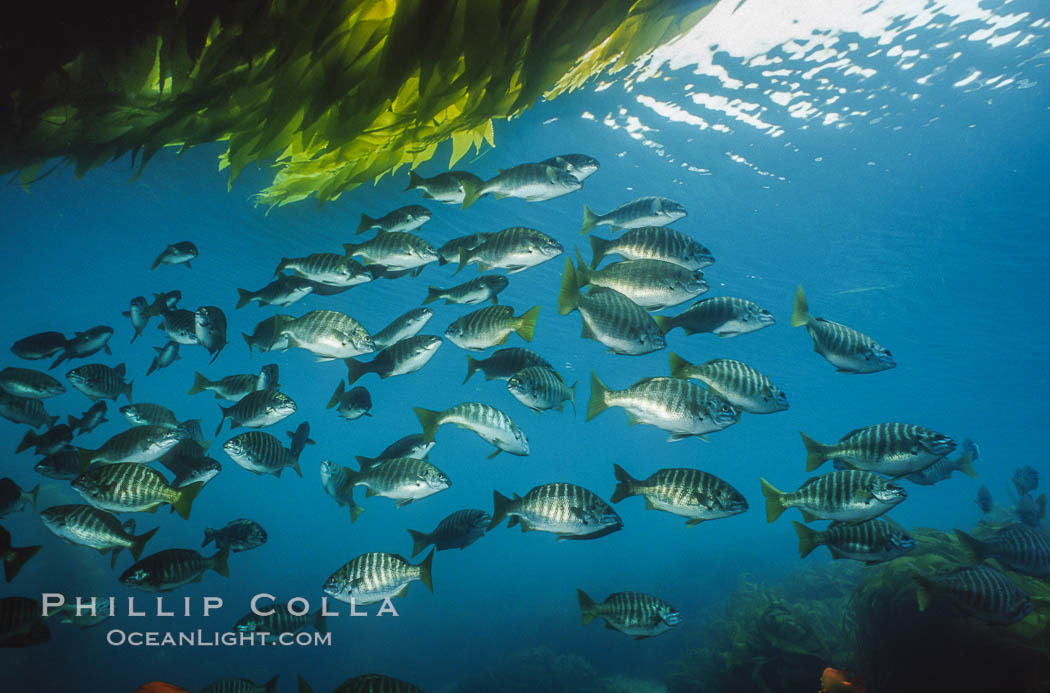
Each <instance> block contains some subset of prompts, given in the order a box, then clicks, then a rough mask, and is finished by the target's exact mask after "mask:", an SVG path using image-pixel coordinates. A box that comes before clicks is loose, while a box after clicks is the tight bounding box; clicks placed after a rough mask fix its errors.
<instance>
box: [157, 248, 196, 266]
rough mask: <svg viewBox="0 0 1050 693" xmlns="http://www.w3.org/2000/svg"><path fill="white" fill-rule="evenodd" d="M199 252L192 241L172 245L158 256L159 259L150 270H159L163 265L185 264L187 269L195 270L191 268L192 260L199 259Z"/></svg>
mask: <svg viewBox="0 0 1050 693" xmlns="http://www.w3.org/2000/svg"><path fill="white" fill-rule="evenodd" d="M197 252H198V251H197V246H196V245H194V244H193V243H192V242H190V241H179V242H178V243H172V244H171V245H169V246H168V247H167V248H165V249H164V250H162V251H161V253H160V255H158V256H157V259H156V260H154V261H153V266H152V267H150V269H157V267H158V266H160V265H161V264H165V265H178V264H185V265H186V269H193V268H192V267H190V260H192V259H194V258H195V257H197Z"/></svg>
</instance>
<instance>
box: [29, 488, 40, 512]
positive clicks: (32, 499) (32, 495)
mask: <svg viewBox="0 0 1050 693" xmlns="http://www.w3.org/2000/svg"><path fill="white" fill-rule="evenodd" d="M26 495H27V496H29V501H30V502H31V503H32V504H33V510H36V499H37V497H38V496H40V484H37V485H36V486H34V487H33V490H31V491H28V492H27V493H26Z"/></svg>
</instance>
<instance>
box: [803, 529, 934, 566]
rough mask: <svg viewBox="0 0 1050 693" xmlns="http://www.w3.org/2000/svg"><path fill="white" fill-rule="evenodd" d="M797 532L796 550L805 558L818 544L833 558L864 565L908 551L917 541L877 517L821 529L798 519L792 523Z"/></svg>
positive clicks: (902, 530)
mask: <svg viewBox="0 0 1050 693" xmlns="http://www.w3.org/2000/svg"><path fill="white" fill-rule="evenodd" d="M792 524H794V526H795V533H796V534H798V553H799V556H800V557H801V558H805V557H806V556H808V555H809V554H810V553H812V551H813V549H815V548H817V547H818V546H826V547H828V549H829V550H830V551H831V557H832V558H850V559H853V560H854V561H862V562H863V563H864V565H875V564H877V563H884V562H886V561H891V560H893V559H894V558H898V557H900V556H903V555H904V554H906V553H908V552H909V551H911V550H912V549H914V548H915V546H916V544H917V543H918V542H916V541H915V539H914V537H912V536H911V535H910V534H908V533H907V532H906V531H904V528H902V527H901V526H899V525H898V524H897V523H896V522H892V521H888V520H883V519H876V520H868V521H867V522H861V523H859V524H849V523H845V522H833V523H831V525H829V526H828V528H827V529H826V530H824V531H823V532H818V531H817V530H815V529H811V528H810V527H807V526H806V525H804V524H802V523H801V522H794V523H792Z"/></svg>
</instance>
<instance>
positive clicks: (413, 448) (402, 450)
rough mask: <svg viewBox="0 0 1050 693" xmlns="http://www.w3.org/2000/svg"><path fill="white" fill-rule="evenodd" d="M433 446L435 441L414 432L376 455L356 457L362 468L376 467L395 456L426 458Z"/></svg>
mask: <svg viewBox="0 0 1050 693" xmlns="http://www.w3.org/2000/svg"><path fill="white" fill-rule="evenodd" d="M433 447H434V441H432V440H431V441H427V440H425V439H424V438H423V434H422V433H412V434H409V435H407V436H405V437H404V438H401V439H399V440H396V441H394V442H393V443H391V444H390V445H388V446H386V449H384V450H383V452H381V453H379V455H377V456H376V457H364V456H362V455H357V456H356V457H355V459H356V460H357V463H358V464H359V465H361V469H365V468H366V467H374V466H375V465H377V464H379V463H380V462H382V461H383V460H389V459H393V458H395V457H415V458H417V459H420V460H425V459H427V456H428V455H429V454H430V450H431V449H432V448H433Z"/></svg>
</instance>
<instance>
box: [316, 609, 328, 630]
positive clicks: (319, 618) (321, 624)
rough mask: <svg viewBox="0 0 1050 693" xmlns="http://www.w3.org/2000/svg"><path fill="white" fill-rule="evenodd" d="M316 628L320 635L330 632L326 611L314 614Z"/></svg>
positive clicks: (321, 610)
mask: <svg viewBox="0 0 1050 693" xmlns="http://www.w3.org/2000/svg"><path fill="white" fill-rule="evenodd" d="M314 628H316V629H317V632H318V633H327V632H328V618H327V617H325V615H324V609H318V610H317V611H315V612H314Z"/></svg>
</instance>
